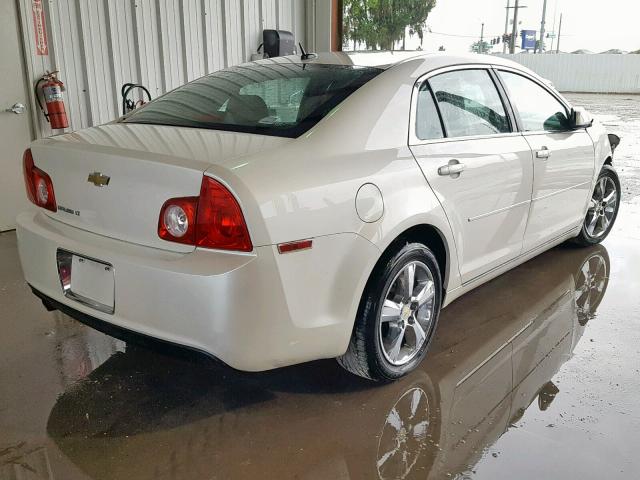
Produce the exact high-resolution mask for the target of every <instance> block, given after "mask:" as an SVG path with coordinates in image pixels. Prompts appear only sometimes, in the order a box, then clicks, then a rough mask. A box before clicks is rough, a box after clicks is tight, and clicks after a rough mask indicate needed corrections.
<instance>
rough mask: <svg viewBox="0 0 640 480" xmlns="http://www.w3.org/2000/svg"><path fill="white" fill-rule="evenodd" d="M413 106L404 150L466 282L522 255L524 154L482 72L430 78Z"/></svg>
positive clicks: (526, 202) (528, 168)
mask: <svg viewBox="0 0 640 480" xmlns="http://www.w3.org/2000/svg"><path fill="white" fill-rule="evenodd" d="M414 108H415V135H413V134H412V136H411V137H412V138H413V139H412V141H411V143H412V145H411V150H412V152H413V154H414V155H415V157H416V159H417V161H418V163H419V164H420V167H421V168H422V171H423V173H424V175H425V177H426V178H427V181H428V182H429V185H430V186H431V188H432V189H433V190H434V192H435V194H436V195H437V197H438V198H439V199H440V202H441V204H442V206H443V208H444V210H445V213H446V215H447V217H448V219H449V223H450V224H451V227H452V229H453V232H454V236H455V242H456V248H457V251H458V260H459V264H460V275H461V278H462V282H463V283H464V282H468V281H470V280H472V279H473V278H475V277H477V276H479V275H482V274H483V273H485V272H487V271H489V270H491V269H492V268H495V267H497V266H499V265H501V264H503V263H505V262H507V261H509V260H511V259H513V258H515V257H517V256H518V255H520V253H521V251H522V241H523V237H524V231H525V227H526V224H527V217H528V213H529V206H530V201H531V188H532V177H533V165H532V155H531V149H530V148H529V145H528V143H527V141H526V140H525V139H524V138H523V137H522V135H520V134H519V133H517V132H515V131H514V130H515V128H514V122H513V121H512V119H511V118H510V116H509V115H507V113H506V111H507V109H506V108H505V105H504V103H503V101H502V99H501V96H500V95H499V93H498V88H497V86H496V83H495V81H494V78H493V77H492V74H491V73H490V71H489V70H488V69H484V68H475V69H474V68H465V69H460V70H453V71H447V72H445V73H441V74H437V75H435V76H432V77H430V78H429V79H428V81H425V82H424V83H423V84H422V85H421V86H420V88H419V91H418V93H417V102H416V103H415V107H414ZM440 118H441V120H442V122H440Z"/></svg>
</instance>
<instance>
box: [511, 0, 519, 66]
mask: <svg viewBox="0 0 640 480" xmlns="http://www.w3.org/2000/svg"><path fill="white" fill-rule="evenodd" d="M519 8H520V0H516V4H515V6H514V7H513V29H512V30H511V42H510V43H509V53H511V54H514V53H516V37H517V33H518V9H519Z"/></svg>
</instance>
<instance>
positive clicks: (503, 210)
mask: <svg viewBox="0 0 640 480" xmlns="http://www.w3.org/2000/svg"><path fill="white" fill-rule="evenodd" d="M530 203H531V200H523V201H522V202H519V203H514V204H513V205H509V206H508V207H502V208H499V209H497V210H492V211H491V212H487V213H482V214H480V215H476V216H475V217H470V218H467V221H468V222H475V221H476V220H481V219H483V218H486V217H489V216H491V215H495V214H498V213H502V212H506V211H507V210H511V209H512V208H516V207H520V206H522V205H528V204H530Z"/></svg>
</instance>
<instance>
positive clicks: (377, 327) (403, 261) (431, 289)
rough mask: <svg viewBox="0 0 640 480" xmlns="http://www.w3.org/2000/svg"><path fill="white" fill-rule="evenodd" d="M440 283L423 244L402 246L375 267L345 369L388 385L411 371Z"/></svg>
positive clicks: (430, 330) (429, 333) (433, 320)
mask: <svg viewBox="0 0 640 480" xmlns="http://www.w3.org/2000/svg"><path fill="white" fill-rule="evenodd" d="M441 302H442V280H441V275H440V269H439V268H438V262H437V261H436V258H435V256H434V255H433V253H432V252H431V250H429V248H427V247H426V246H425V245H422V244H420V243H407V244H405V245H404V246H403V247H402V248H399V250H398V251H396V252H395V253H394V254H392V255H390V256H389V257H388V258H386V259H385V260H384V261H383V263H382V264H381V265H379V266H378V268H376V270H375V271H374V273H373V275H372V277H371V279H370V280H369V282H368V284H367V287H366V288H365V291H364V294H363V298H362V300H361V303H360V308H359V309H358V318H357V319H356V324H355V326H354V330H353V334H352V337H351V341H350V343H349V348H348V350H347V352H346V353H345V354H344V355H343V356H341V357H339V358H338V362H339V363H340V365H342V366H343V367H344V368H345V369H346V370H348V371H350V372H351V373H354V374H356V375H359V376H361V377H365V378H369V379H371V380H378V381H389V380H394V379H396V378H400V377H402V376H404V375H406V374H407V373H409V372H411V371H412V370H414V369H415V368H416V367H417V366H418V365H419V364H420V362H421V361H422V359H423V358H424V356H425V355H426V352H427V349H428V347H429V344H430V343H431V339H432V338H433V335H434V331H435V328H436V325H437V323H438V316H439V313H440V305H441Z"/></svg>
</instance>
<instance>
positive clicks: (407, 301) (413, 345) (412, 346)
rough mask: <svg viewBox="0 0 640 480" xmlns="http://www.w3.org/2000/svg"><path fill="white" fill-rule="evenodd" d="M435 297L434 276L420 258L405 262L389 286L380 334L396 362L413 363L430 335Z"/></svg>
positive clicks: (388, 355) (387, 355)
mask: <svg viewBox="0 0 640 480" xmlns="http://www.w3.org/2000/svg"><path fill="white" fill-rule="evenodd" d="M435 297H436V290H435V283H434V281H433V275H432V274H431V271H430V270H429V268H428V267H427V266H426V265H425V264H424V263H422V262H419V261H414V262H411V263H408V264H407V265H405V266H404V267H403V268H402V270H400V271H399V272H398V273H397V274H396V276H395V278H394V279H393V281H392V282H391V284H390V285H389V287H388V289H387V292H386V294H385V296H384V303H383V306H382V311H381V313H380V321H379V322H378V325H379V327H378V334H379V338H380V344H381V346H382V353H383V354H384V356H385V358H386V359H387V361H388V362H389V363H391V364H392V365H395V366H401V365H406V364H407V363H409V362H410V361H411V360H412V359H413V358H414V357H415V356H416V355H417V354H418V353H419V352H420V350H421V348H422V346H423V345H424V344H425V342H426V341H427V339H428V338H429V335H430V332H431V327H432V324H433V318H434V314H435V312H434V308H435Z"/></svg>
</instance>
